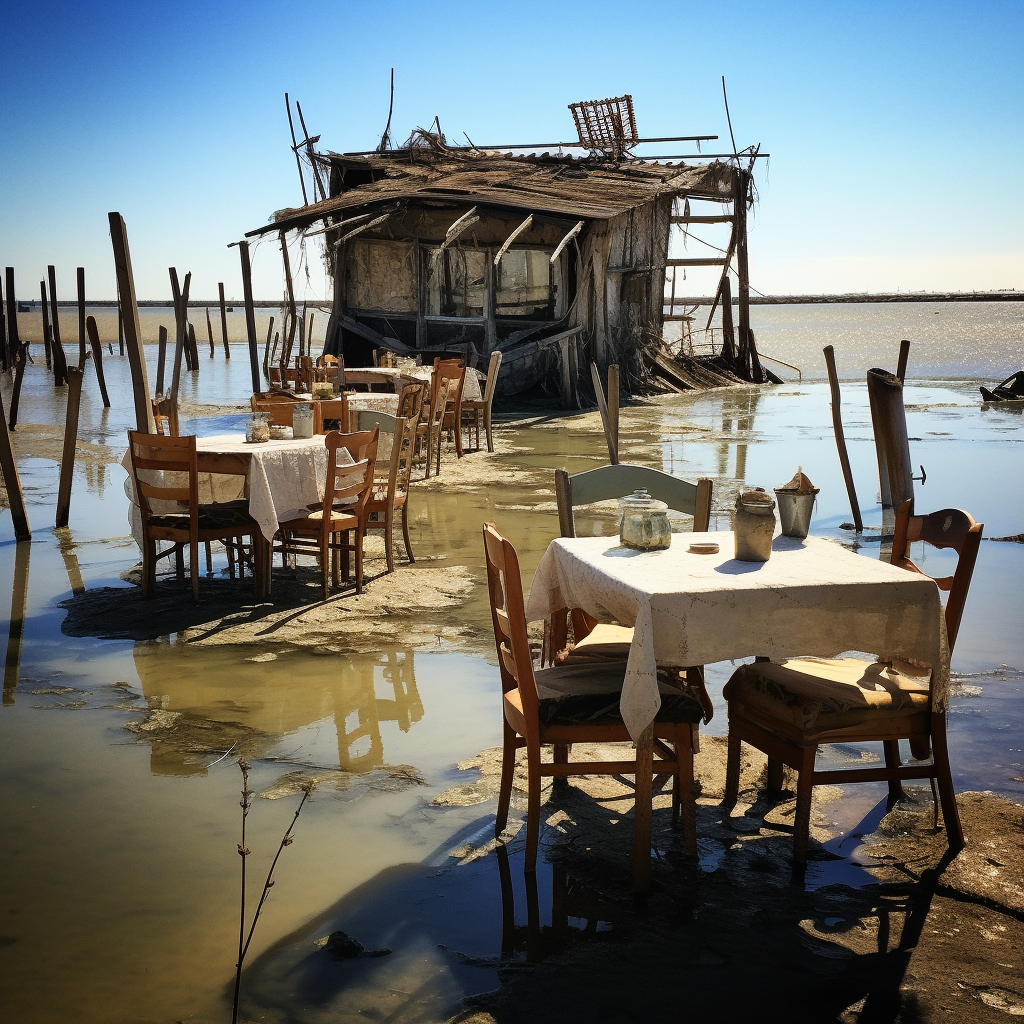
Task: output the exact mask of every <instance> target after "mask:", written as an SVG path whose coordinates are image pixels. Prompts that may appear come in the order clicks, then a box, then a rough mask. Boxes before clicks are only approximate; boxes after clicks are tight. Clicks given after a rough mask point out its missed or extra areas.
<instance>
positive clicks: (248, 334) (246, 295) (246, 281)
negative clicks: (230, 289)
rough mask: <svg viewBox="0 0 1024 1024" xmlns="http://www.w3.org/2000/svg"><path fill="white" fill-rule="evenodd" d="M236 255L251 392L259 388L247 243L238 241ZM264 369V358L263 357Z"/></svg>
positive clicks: (271, 322) (271, 319)
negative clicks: (240, 280) (243, 312)
mask: <svg viewBox="0 0 1024 1024" xmlns="http://www.w3.org/2000/svg"><path fill="white" fill-rule="evenodd" d="M238 255H239V258H240V259H241V261H242V297H243V299H244V300H245V339H246V341H247V342H248V343H249V372H250V374H251V375H252V390H253V394H255V393H256V392H257V391H259V390H260V357H259V351H258V345H259V342H258V341H257V338H256V308H255V306H253V302H252V266H251V265H250V263H249V243H248V242H239V243H238ZM270 329H271V330H273V329H274V318H273V317H271V318H270ZM267 346H268V348H269V346H270V331H268V332H267ZM263 368H264V371H266V369H267V367H266V360H265V359H264V367H263Z"/></svg>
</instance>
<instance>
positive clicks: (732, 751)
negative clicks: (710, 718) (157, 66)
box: [722, 726, 740, 807]
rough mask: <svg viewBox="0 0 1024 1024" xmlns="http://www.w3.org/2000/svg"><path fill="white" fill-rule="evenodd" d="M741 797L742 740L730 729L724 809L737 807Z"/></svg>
mask: <svg viewBox="0 0 1024 1024" xmlns="http://www.w3.org/2000/svg"><path fill="white" fill-rule="evenodd" d="M739 795H740V738H739V735H738V733H737V732H736V730H735V729H734V728H732V727H731V726H730V728H729V747H728V753H727V755H726V762H725V793H724V795H723V797H722V806H723V807H735V806H736V801H737V800H738V799H739Z"/></svg>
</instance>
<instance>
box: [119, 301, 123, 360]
mask: <svg viewBox="0 0 1024 1024" xmlns="http://www.w3.org/2000/svg"><path fill="white" fill-rule="evenodd" d="M117 348H118V351H119V352H120V354H121V355H124V315H123V314H122V312H121V303H120V302H119V303H118V304H117Z"/></svg>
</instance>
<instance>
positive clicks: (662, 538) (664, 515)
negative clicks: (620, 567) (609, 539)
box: [619, 490, 672, 551]
mask: <svg viewBox="0 0 1024 1024" xmlns="http://www.w3.org/2000/svg"><path fill="white" fill-rule="evenodd" d="M619 541H620V542H621V544H622V545H623V547H627V548H635V549H637V550H639V551H661V550H664V549H665V548H667V547H669V546H670V545H671V544H672V527H671V525H670V524H669V521H668V505H666V504H665V502H663V501H658V499H657V498H652V497H651V496H650V495H649V494H648V493H647V491H645V490H637V491H634V492H633V493H632V494H631V495H629V496H628V497H625V498H623V499H622V518H621V520H620V521H619Z"/></svg>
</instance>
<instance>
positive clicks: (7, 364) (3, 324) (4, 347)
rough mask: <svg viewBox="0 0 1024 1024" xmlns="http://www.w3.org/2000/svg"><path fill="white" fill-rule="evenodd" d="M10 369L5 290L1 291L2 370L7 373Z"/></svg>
mask: <svg viewBox="0 0 1024 1024" xmlns="http://www.w3.org/2000/svg"><path fill="white" fill-rule="evenodd" d="M9 368H10V360H9V358H8V349H7V313H6V306H5V305H4V296H3V290H2V289H0V370H3V371H4V372H6V371H7V370H8V369H9Z"/></svg>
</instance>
